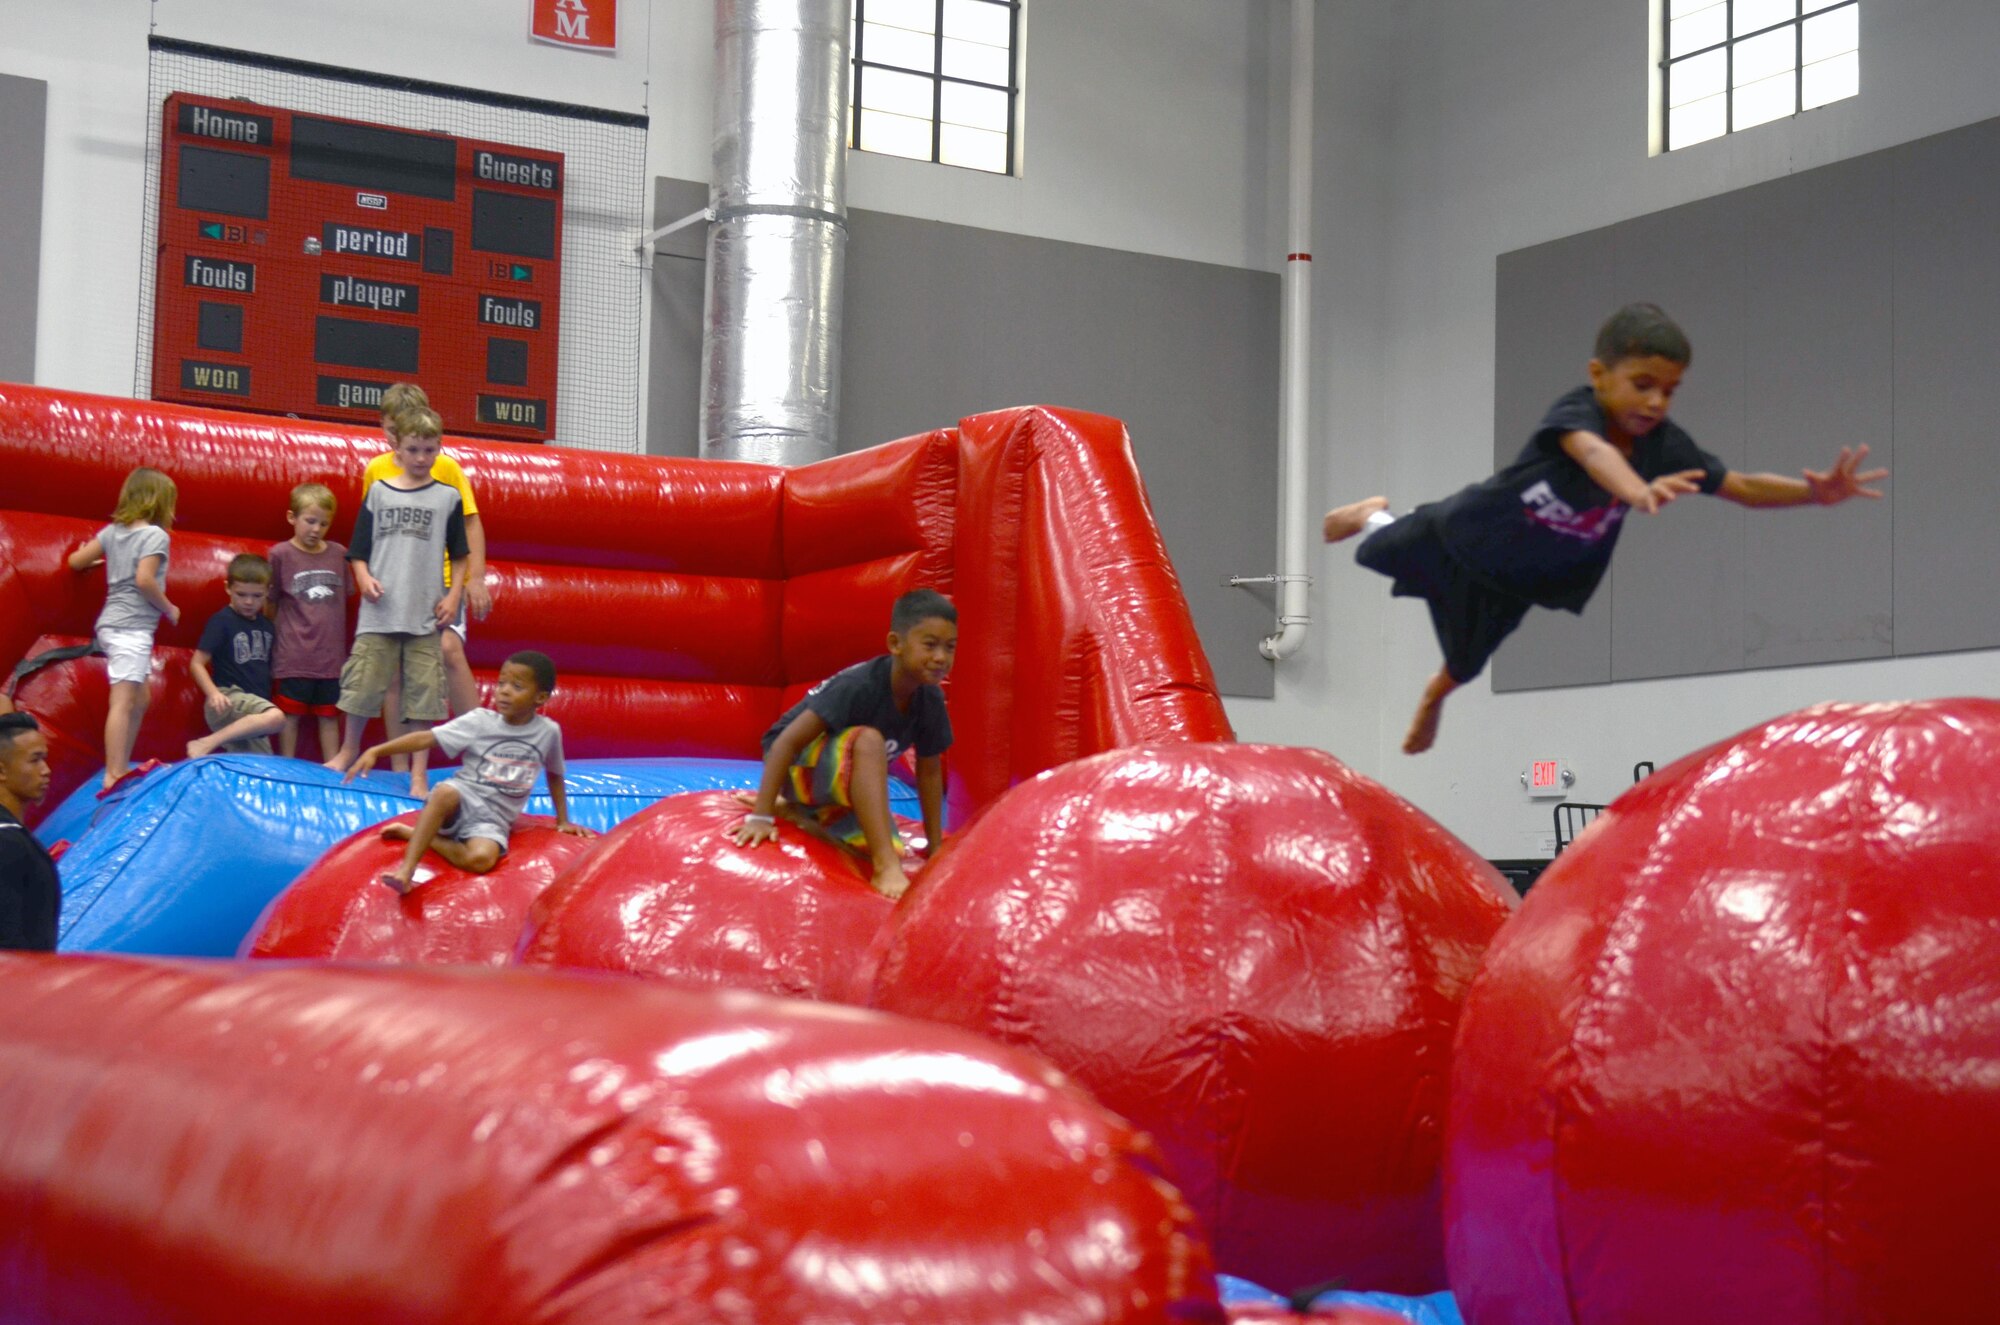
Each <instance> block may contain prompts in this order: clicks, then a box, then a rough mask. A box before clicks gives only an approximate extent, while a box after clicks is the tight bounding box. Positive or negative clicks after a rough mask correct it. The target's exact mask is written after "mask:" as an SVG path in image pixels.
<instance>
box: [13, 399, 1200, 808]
mask: <svg viewBox="0 0 2000 1325" xmlns="http://www.w3.org/2000/svg"><path fill="white" fill-rule="evenodd" d="M383 449H384V447H383V441H382V438H381V436H380V434H378V433H375V432H372V431H365V430H360V429H355V428H344V427H339V426H335V425H327V424H318V423H308V422H303V421H300V420H295V419H281V420H277V419H270V418H266V417H262V416H255V415H246V414H227V413H220V412H212V411H207V410H200V409H193V408H186V407H181V406H175V405H168V404H158V403H152V402H136V401H129V400H114V399H108V398H104V397H96V396H83V395H74V394H68V393H63V392H55V391H48V390H42V389H38V388H34V387H27V386H13V385H0V467H4V469H5V472H6V473H7V475H8V479H7V487H6V491H5V494H4V496H0V507H4V509H0V664H4V665H5V666H7V667H9V668H11V667H13V666H14V665H15V664H16V663H18V662H19V661H20V660H22V659H24V658H27V657H30V656H32V655H34V654H37V653H40V652H42V651H44V650H46V649H49V648H53V647H57V646H60V645H66V644H81V643H87V642H88V641H89V636H90V632H91V623H92V621H93V620H94V619H95V617H96V614H97V610H98V608H99V607H100V606H102V602H103V590H104V584H103V575H102V573H101V572H90V573H85V574H75V573H72V572H71V571H70V570H69V569H68V567H67V566H66V565H65V564H64V560H63V559H64V557H65V555H66V554H67V553H68V552H69V551H70V550H71V549H73V548H75V547H77V546H78V545H79V544H81V543H82V542H83V541H84V540H85V539H87V538H89V537H90V536H91V535H93V534H94V533H95V532H96V531H97V530H98V529H99V528H101V527H102V526H103V525H104V523H105V522H106V520H107V518H108V516H109V513H110V511H111V508H112V507H113V506H114V505H115V504H116V500H117V493H118V486H119V484H120V483H121V482H122V481H123V479H124V477H125V475H126V474H127V473H128V472H130V471H131V469H132V468H133V467H135V466H138V465H151V466H153V467H155V468H158V469H162V470H164V471H165V472H166V473H167V474H169V475H170V476H172V477H173V479H174V481H175V482H176V483H177V484H178V485H179V488H180V502H179V510H178V512H177V515H176V520H175V527H174V530H173V551H172V557H171V564H170V567H169V575H168V593H169V595H170V596H171V597H172V598H173V599H174V600H175V601H176V602H177V603H179V604H180V605H181V606H182V607H183V611H184V615H183V616H182V618H181V622H180V625H179V626H178V627H168V626H165V625H163V626H162V628H161V631H160V634H159V636H158V642H159V644H161V645H164V646H166V647H164V648H162V649H159V650H158V651H157V652H156V655H155V657H156V663H155V676H154V683H153V687H152V691H153V695H152V698H153V706H152V708H151V709H150V710H149V711H148V713H147V717H146V721H145V724H144V726H143V728H142V734H141V743H140V746H139V750H138V756H139V757H140V758H148V757H154V758H178V757H179V756H180V754H181V748H182V746H184V745H185V744H186V742H187V741H188V740H189V739H190V738H191V737H195V736H200V735H204V734H205V728H204V727H203V726H202V724H201V719H200V714H199V712H198V711H197V710H198V704H197V700H198V699H199V695H198V692H197V691H196V690H195V689H194V687H193V685H192V684H191V683H190V682H188V681H187V679H186V667H187V658H188V653H189V651H190V649H191V648H192V646H193V645H194V643H195V641H196V640H197V638H198V637H199V635H200V633H201V627H202V624H203V622H205V621H206V619H207V618H208V616H209V614H210V613H211V612H213V611H215V610H216V609H217V608H220V607H221V606H222V605H223V601H224V595H223V588H222V571H223V568H224V567H225V566H226V565H227V564H228V561H229V558H230V557H232V556H234V555H235V554H237V553H239V552H259V553H261V552H263V551H265V550H266V549H267V548H269V547H270V546H271V545H272V544H273V543H277V542H281V541H283V540H284V539H285V538H286V537H288V536H289V533H288V529H287V526H286V524H285V522H284V514H285V511H286V509H287V500H288V497H289V494H290V492H291V489H292V487H293V486H294V485H295V484H298V483H302V482H306V481H316V482H322V483H325V484H327V485H328V486H329V487H330V488H332V489H333V491H334V494H335V497H336V499H337V500H338V501H339V503H340V511H341V513H342V514H341V516H340V517H338V518H337V519H336V522H335V535H334V536H335V537H336V538H339V539H340V541H342V542H345V541H346V537H345V536H346V534H347V533H348V532H349V531H350V530H351V529H352V526H353V516H354V512H355V511H356V510H357V509H358V508H359V505H360V483H361V470H362V467H363V466H364V465H365V464H366V463H367V462H368V460H370V459H372V458H373V457H374V456H376V455H378V454H380V453H381V452H382V450H383ZM449 449H450V452H451V454H452V455H453V456H455V457H457V458H458V459H459V460H460V462H461V463H462V464H463V466H464V468H465V471H466V474H467V476H468V478H470V480H471V482H472V484H473V487H474V490H475V491H476V492H477V493H478V495H479V503H480V511H481V518H482V521H483V523H484V525H485V527H486V530H487V538H488V543H487V550H488V560H489V570H488V576H487V578H488V582H489V583H490V584H491V585H492V588H493V599H494V606H493V612H492V615H491V616H490V617H488V618H487V619H486V620H485V621H483V622H479V623H478V624H477V625H476V626H475V627H474V629H473V630H472V632H471V641H470V644H469V646H468V650H469V656H470V657H471V660H472V662H473V664H474V668H475V672H476V673H477V674H479V675H481V676H482V678H483V679H490V677H491V674H492V669H493V668H494V667H495V666H497V664H498V663H499V662H500V661H501V660H502V659H504V658H505V657H506V656H507V655H508V654H509V653H511V652H513V651H514V650H516V649H521V648H536V649H541V650H543V651H544V652H546V653H548V654H549V655H550V656H552V657H553V658H555V660H556V662H557V664H558V666H559V667H560V668H561V669H562V685H561V691H560V693H559V694H558V696H557V698H556V700H555V702H554V703H553V704H552V705H551V707H550V708H549V710H548V711H549V714H550V716H552V717H554V718H556V719H557V720H558V721H560V722H561V723H562V726H563V733H564V740H565V743H566V748H567V751H568V753H570V754H571V755H572V756H576V757H583V758H590V757H604V758H616V757H628V756H662V755H667V756H674V755H679V756H695V757H714V758H729V759H754V758H756V757H757V754H758V738H759V737H760V736H762V735H763V732H764V729H765V728H766V727H767V726H769V725H770V723H771V721H772V720H773V719H774V718H776V717H777V715H778V714H779V713H781V712H783V711H784V709H785V708H786V707H787V706H788V705H790V704H791V703H792V702H793V701H795V700H796V699H797V698H798V697H799V696H800V695H801V694H803V693H804V691H805V689H806V687H808V686H810V685H812V684H814V683H815V682H817V681H819V680H821V679H822V678H824V677H826V676H827V675H829V674H830V673H832V672H834V671H837V670H838V669H840V668H841V667H845V666H847V665H848V664H850V663H854V662H859V661H861V660H863V659H865V658H868V657H871V656H873V655H874V654H876V653H878V652H880V650H881V641H882V637H883V635H884V634H885V633H886V632H887V629H888V619H889V605H890V604H891V603H892V602H893V601H894V600H895V598H896V597H897V595H899V594H901V593H902V592H904V591H905V590H908V589H910V588H914V587H916V586H919V585H928V586H930V587H933V588H936V589H939V590H941V591H942V592H944V593H945V594H947V595H948V596H950V597H951V598H952V599H953V600H954V601H955V602H956V603H957V605H958V609H959V614H960V623H961V634H960V645H959V662H958V665H957V668H956V669H955V671H954V673H953V676H952V679H951V683H950V689H949V696H950V701H951V714H952V724H953V727H954V729H955V730H956V733H957V742H956V744H955V746H954V749H953V751H952V756H951V759H950V764H949V778H950V788H951V799H952V804H953V806H954V809H955V811H956V812H958V813H960V814H962V813H964V812H966V811H969V810H971V809H973V808H974V807H976V806H978V805H981V804H984V803H985V802H987V801H990V800H992V799H993V797H995V796H997V795H998V794H999V793H1000V792H1001V791H1003V790H1005V789H1006V788H1007V787H1009V786H1011V785H1012V784H1013V783H1015V782H1018V781H1020V780H1021V779H1023V778H1026V777H1030V776H1032V775H1034V774H1035V773H1038V772H1040V771H1042V770H1043V769H1045V768H1051V767H1053V766H1055V765H1056V764H1059V763H1062V762H1064V761H1065V760H1069V759H1074V758H1076V757H1078V756H1080V755H1087V754H1093V753H1095V752H1097V751H1099V750H1106V749H1110V748H1112V747H1114V746H1117V745H1121V744H1130V743H1133V742H1136V741H1145V740H1163V739H1165V740H1195V741H1201V740H1217V739H1226V738H1227V737H1228V735H1229V725H1228V721H1227V719H1226V718H1225V717H1224V716H1223V712H1222V705H1221V701H1220V700H1219V698H1218V697H1217V695H1216V691H1215V683H1214V679H1213V677H1212V676H1211V674H1210V671H1209V667H1208V662H1207V659H1206V658H1205V657H1204V656H1203V654H1202V651H1201V646H1200V644H1199V642H1198V641H1197V640H1196V638H1195V634H1194V630H1193V626H1192V623H1191V621H1190V620H1189V618H1188V615H1187V607H1186V601H1185V599H1184V598H1183V597H1182V596H1181V592H1180V587H1179V582H1178V581H1177V580H1176V579H1175V576H1174V573H1173V569H1172V566H1171V565H1170V563H1169V562H1168V560H1167V555H1166V549H1165V546H1164V544H1162V542H1161V541H1160V537H1159V533H1158V530H1157V528H1156V527H1155V525H1154V523H1153V520H1152V515H1151V511H1150V509H1149V508H1148V506H1147V504H1146V499H1145V495H1144V492H1143V490H1142V489H1141V487H1140V485H1139V482H1138V474H1137V470H1136V467H1135V465H1134V463H1133V459H1132V455H1131V450H1130V445H1129V442H1128V440H1127V438H1126V436H1125V430H1124V428H1123V427H1122V426H1121V425H1119V424H1118V423H1117V422H1116V421H1115V420H1111V419H1106V418H1103V417H1100V416H1094V415H1085V414H1077V413H1071V412H1067V411H1062V410H1052V409H1015V410H1005V411H1001V412H998V413H993V414H983V415H979V416H976V417H974V418H969V419H966V420H964V421H963V422H961V423H960V424H959V425H958V426H957V427H955V428H947V429H941V430H939V431H936V432H931V433H925V434H923V435H921V436H917V437H910V438H906V439H904V440H902V441H898V442H892V443H889V444H888V445H885V446H878V447H874V448H872V449H870V450H867V451H861V452H857V453H854V454H850V455H844V456H839V457H836V458H834V459H831V460H826V461H823V462H821V463H819V464H815V465H808V466H805V467H803V468H799V469H792V470H785V469H779V468H775V467H770V466H763V465H752V464H741V463H734V462H728V461H697V460H671V459H654V458H645V457H633V456H614V455H604V454H598V453H594V452H586V451H575V450H558V449H554V448H540V447H532V446H524V445H517V444H509V443H500V442H480V441H471V440H463V439H456V438H454V439H451V440H450V442H449ZM16 699H17V702H18V703H20V704H21V706H22V707H24V708H28V709H30V710H32V711H33V712H34V713H35V714H36V716H37V717H38V718H39V719H41V721H42V723H43V725H44V727H45V728H46V729H47V730H48V732H49V734H50V737H51V743H52V745H54V747H55V748H56V752H57V754H56V758H57V784H56V789H55V792H54V793H53V795H54V796H55V797H60V796H61V795H62V794H63V793H64V792H66V791H68V790H70V789H71V788H73V787H75V786H77V785H79V784H80V783H81V782H82V780H83V778H84V777H85V775H86V774H87V773H88V772H89V771H90V770H91V769H93V768H95V767H97V766H99V765H100V764H101V763H102V760H101V758H100V756H99V753H98V747H99V746H100V745H101V743H102V739H103V737H102V733H103V728H104V723H103V719H104V708H105V685H104V680H103V664H102V662H101V661H99V660H84V661H81V662H78V663H71V664H61V665H58V666H57V667H54V668H50V669H47V670H46V671H44V672H41V673H37V674H35V675H33V676H31V677H29V678H27V679H26V680H24V681H23V683H22V684H21V686H20V688H19V693H18V694H17V695H16Z"/></svg>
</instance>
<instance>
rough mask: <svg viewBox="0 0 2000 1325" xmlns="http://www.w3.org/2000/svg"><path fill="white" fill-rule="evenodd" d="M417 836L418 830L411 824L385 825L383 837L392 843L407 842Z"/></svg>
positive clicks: (383, 826)
mask: <svg viewBox="0 0 2000 1325" xmlns="http://www.w3.org/2000/svg"><path fill="white" fill-rule="evenodd" d="M416 835H417V830H416V829H415V828H412V827H411V826H410V825H409V824H383V825H382V836H384V837H386V838H388V839H389V840H390V841H391V842H407V841H409V840H410V839H411V838H413V837H415V836H416Z"/></svg>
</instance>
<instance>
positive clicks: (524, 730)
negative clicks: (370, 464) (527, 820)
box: [375, 483, 563, 826]
mask: <svg viewBox="0 0 2000 1325" xmlns="http://www.w3.org/2000/svg"><path fill="white" fill-rule="evenodd" d="M375 486H376V487H380V486H382V485H381V484H379V483H378V484H376V485H375ZM431 735H432V736H434V737H436V738H437V743H438V749H440V750H442V751H444V753H445V755H446V756H447V757H448V758H455V759H461V760H462V761H463V763H464V767H462V768H460V769H459V770H458V772H457V773H456V774H455V775H454V776H453V777H452V785H453V786H455V787H457V788H458V790H459V795H460V797H461V798H463V799H466V800H469V801H471V802H473V806H472V807H471V808H473V809H475V810H488V811H497V812H498V813H499V814H500V815H502V816H504V820H505V822H506V823H507V824H508V825H509V826H511V825H512V824H513V822H514V820H515V818H516V817H517V816H518V815H519V814H520V813H521V809H522V807H523V806H525V805H526V804H527V803H528V793H529V792H531V791H533V790H534V789H535V778H536V777H537V776H538V775H539V774H540V773H541V772H542V771H543V770H544V769H547V770H548V771H549V772H550V773H552V774H554V775H555V776H557V777H560V776H562V771H563V753H562V728H561V727H559V726H557V725H556V723H555V722H554V721H553V720H552V719H549V718H545V717H543V716H542V715H541V714H539V713H537V714H536V715H535V716H534V717H532V718H529V719H528V720H527V721H526V722H524V723H521V724H520V725H519V726H516V725H515V724H513V723H511V722H508V721H507V719H505V718H503V717H501V716H500V714H499V713H498V712H496V711H495V710H493V709H489V708H476V709H474V710H472V712H470V713H462V714H460V715H459V716H458V717H456V718H453V719H452V720H451V721H450V722H447V723H443V724H440V725H439V726H436V727H433V728H431ZM474 817H475V818H485V817H487V816H486V815H483V814H475V815H474Z"/></svg>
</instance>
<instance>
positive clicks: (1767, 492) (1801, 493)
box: [1720, 446, 1889, 507]
mask: <svg viewBox="0 0 2000 1325" xmlns="http://www.w3.org/2000/svg"><path fill="white" fill-rule="evenodd" d="M1867 458H1868V448H1867V447H1866V446H1843V447H1841V448H1840V455H1839V457H1838V458H1837V459H1835V460H1834V462H1833V468H1832V469H1828V470H1823V471H1822V470H1813V469H1808V470H1805V471H1804V472H1803V473H1802V474H1801V475H1800V476H1799V477H1798V478H1793V477H1791V476H1790V475H1789V474H1738V473H1736V472H1735V471H1734V470H1732V471H1730V473H1729V475H1728V476H1727V477H1726V478H1724V479H1723V480H1722V491H1721V493H1720V495H1721V496H1724V497H1727V498H1728V499H1729V500H1731V501H1733V502H1735V503H1736V504H1738V505H1739V506H1753V507H1767V506H1834V505H1838V504H1839V503H1841V502H1844V501H1847V500H1848V499H1849V498H1852V497H1869V498H1878V499H1879V498H1880V497H1881V496H1882V490H1881V489H1880V488H1871V487H1869V486H1868V485H1869V484H1871V483H1880V482H1881V481H1882V480H1883V479H1886V478H1888V477H1889V471H1888V470H1886V469H1869V470H1863V469H1862V468H1861V462H1862V461H1864V460H1866V459H1867Z"/></svg>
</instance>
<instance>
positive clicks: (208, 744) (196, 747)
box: [188, 736, 215, 759]
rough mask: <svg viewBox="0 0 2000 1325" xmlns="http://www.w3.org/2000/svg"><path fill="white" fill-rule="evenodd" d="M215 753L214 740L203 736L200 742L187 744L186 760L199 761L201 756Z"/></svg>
mask: <svg viewBox="0 0 2000 1325" xmlns="http://www.w3.org/2000/svg"><path fill="white" fill-rule="evenodd" d="M214 753H215V738H214V737H212V736H204V737H202V738H201V739H200V740H196V741H189V742H188V758H190V759H199V758H201V757H202V756H203V755H207V754H214Z"/></svg>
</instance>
